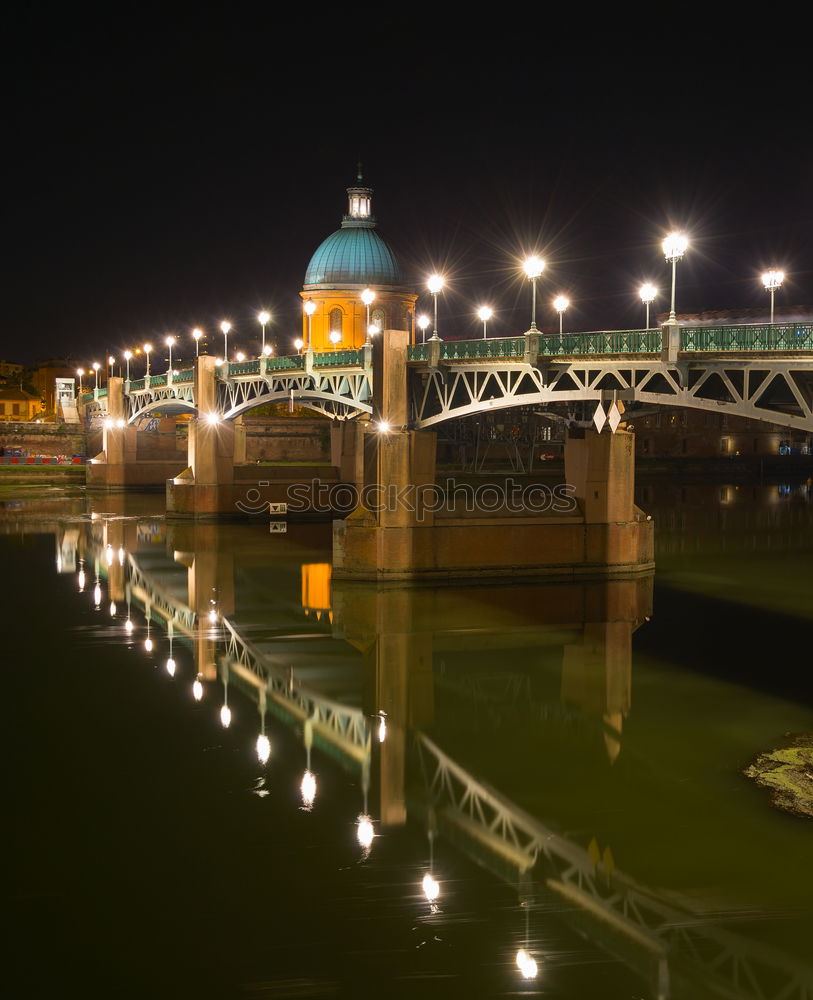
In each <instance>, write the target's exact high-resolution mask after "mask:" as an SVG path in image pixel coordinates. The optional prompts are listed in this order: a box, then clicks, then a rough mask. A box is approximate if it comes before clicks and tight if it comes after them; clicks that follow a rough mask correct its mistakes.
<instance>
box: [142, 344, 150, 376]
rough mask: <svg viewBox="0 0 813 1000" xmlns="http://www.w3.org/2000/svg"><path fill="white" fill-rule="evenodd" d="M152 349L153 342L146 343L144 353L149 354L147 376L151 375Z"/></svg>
mask: <svg viewBox="0 0 813 1000" xmlns="http://www.w3.org/2000/svg"><path fill="white" fill-rule="evenodd" d="M151 350H152V344H145V345H144V347H143V351H144V353H145V354H146V355H147V374H146V376H145V377H146V378H149V377H150V351H151Z"/></svg>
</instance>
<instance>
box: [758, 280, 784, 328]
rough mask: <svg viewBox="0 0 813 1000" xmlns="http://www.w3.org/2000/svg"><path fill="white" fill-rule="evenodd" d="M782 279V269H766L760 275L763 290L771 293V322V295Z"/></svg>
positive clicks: (772, 295)
mask: <svg viewBox="0 0 813 1000" xmlns="http://www.w3.org/2000/svg"><path fill="white" fill-rule="evenodd" d="M784 280H785V272H784V271H766V272H765V273H764V274H763V275H762V284H763V285H764V286H765V290H766V291H768V292H770V293H771V323H773V297H774V294H775V293H776V290H777V288H781V287H782V282H783V281H784Z"/></svg>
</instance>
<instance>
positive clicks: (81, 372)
mask: <svg viewBox="0 0 813 1000" xmlns="http://www.w3.org/2000/svg"><path fill="white" fill-rule="evenodd" d="M76 374H77V375H78V376H79V395H80V396H81V394H82V376H83V375H84V374H85V369H84V368H77V369H76Z"/></svg>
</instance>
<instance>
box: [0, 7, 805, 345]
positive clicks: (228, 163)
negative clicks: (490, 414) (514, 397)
mask: <svg viewBox="0 0 813 1000" xmlns="http://www.w3.org/2000/svg"><path fill="white" fill-rule="evenodd" d="M36 16H39V15H32V18H33V17H36ZM348 17H349V15H348ZM350 21H352V18H349V21H348V24H347V25H345V26H344V27H343V28H342V31H341V32H337V33H334V34H332V35H330V36H329V37H318V34H319V33H318V32H317V33H316V34H317V37H312V36H307V38H308V43H307V44H305V37H306V36H302V35H301V34H300V33H299V32H295V31H293V30H292V32H291V36H290V39H288V38H286V37H284V36H283V35H281V34H280V30H281V29H280V28H279V26H277V27H276V28H275V30H274V31H273V32H270V29H265V28H264V27H263V26H262V25H259V24H257V25H253V24H251V23H248V22H247V21H246V19H245V18H240V19H238V18H237V17H235V18H234V19H233V20H230V19H229V17H228V15H226V14H224V15H223V16H222V18H221V19H220V20H210V19H209V20H207V19H206V17H204V16H203V15H197V16H196V17H195V18H194V19H190V20H189V21H188V22H180V21H179V22H177V23H169V22H168V21H162V22H160V23H154V24H153V23H147V22H145V21H139V20H138V19H137V18H135V17H133V19H132V23H130V24H128V23H126V22H125V23H123V24H117V25H115V26H114V25H112V24H110V25H107V24H103V23H99V22H98V21H94V22H90V21H88V22H87V23H82V22H81V21H80V20H77V19H75V18H72V19H71V20H66V21H65V22H64V23H59V21H54V20H50V21H49V22H48V25H47V27H46V26H45V25H44V23H40V22H36V21H34V20H32V21H30V22H24V21H23V20H21V19H20V18H18V19H17V20H16V21H15V22H14V23H13V25H12V27H11V31H10V37H11V39H12V42H13V44H11V45H10V46H9V53H8V56H7V61H6V65H5V74H6V83H5V87H4V96H5V112H6V113H5V115H4V118H5V125H6V129H5V131H6V138H7V144H6V163H5V165H6V168H7V180H6V185H5V196H6V197H5V206H4V208H5V210H4V235H5V240H6V249H7V254H6V259H7V264H6V267H5V268H4V274H5V278H6V289H5V294H4V319H3V327H2V343H1V344H0V357H3V358H6V359H8V360H15V361H23V362H26V363H32V362H35V361H36V360H38V359H42V358H46V357H50V356H64V355H66V354H70V355H72V357H73V358H74V359H75V360H76V361H77V362H89V361H91V360H93V359H95V358H98V359H99V360H103V359H104V355H105V354H106V352H108V351H113V352H114V353H115V352H117V351H119V350H121V349H123V348H125V347H128V346H130V347H132V346H134V345H135V344H138V343H143V341H144V340H147V339H150V340H152V341H153V342H158V340H159V338H160V339H161V340H162V339H163V336H164V335H165V334H166V333H170V332H171V333H175V334H179V335H181V336H183V337H184V339H185V340H186V342H187V343H188V344H191V341H190V340H188V338H186V336H185V335H186V334H187V333H188V331H189V329H190V328H191V327H192V326H195V325H202V326H204V327H207V328H208V329H210V330H212V329H214V327H215V324H216V323H217V322H218V321H219V320H220V319H222V318H224V317H227V318H229V319H231V321H232V322H233V323H234V325H235V330H236V333H235V334H233V335H232V337H230V343H233V344H234V346H235V347H238V346H243V347H246V348H248V349H251V347H252V344H253V343H254V342H255V341H256V340H257V339H258V336H259V327H258V324H257V323H256V319H255V316H256V312H257V310H258V309H259V308H261V307H267V308H268V309H270V310H271V312H272V313H273V316H274V320H273V321H272V325H271V327H270V328H269V329H270V332H271V333H272V335H273V338H274V339H276V341H277V346H278V349H279V348H282V349H283V351H284V352H285V353H291V352H292V348H291V346H290V345H291V341H292V339H293V337H294V336H295V335H296V332H297V330H298V323H299V316H300V313H299V300H298V298H297V292H298V291H299V289H300V287H301V284H302V280H303V275H304V271H305V267H306V266H307V263H308V260H309V258H310V256H311V254H312V253H313V251H314V250H315V249H316V247H317V246H318V244H319V243H320V242H321V241H322V240H323V239H324V238H325V237H326V236H327V235H329V234H330V233H331V232H332V231H334V230H335V229H336V228H338V225H339V222H340V219H341V215H342V213H343V212H344V211H345V193H344V189H345V187H347V185H348V184H350V183H352V182H353V180H354V177H355V168H356V162H357V160H358V159H359V157H361V158H362V160H363V163H364V174H365V180H366V181H367V182H368V183H369V184H371V185H372V186H373V188H374V189H375V194H374V201H373V206H374V211H375V214H376V216H377V218H378V220H379V225H380V231H381V232H382V235H384V236H385V237H386V238H387V239H388V241H389V242H390V243H391V244H392V246H393V248H394V249H395V251H396V253H397V254H398V256H399V259H400V261H401V263H402V266H403V268H404V270H405V272H406V274H407V275H408V277H409V279H410V280H411V281H413V282H414V284H415V286H416V289H417V288H420V287H422V286H423V281H424V279H425V276H426V275H427V274H428V273H429V272H430V271H431V270H432V269H439V270H442V271H443V273H444V274H445V275H446V276H447V279H448V282H449V289H448V291H447V292H444V294H443V296H442V300H441V319H440V327H441V329H440V332H441V336H446V337H451V336H477V335H478V334H479V332H481V326H480V324H479V322H478V321H477V319H476V317H475V316H474V312H475V310H476V308H477V306H479V305H481V304H483V303H487V304H490V305H492V306H493V307H494V308H495V309H496V310H497V315H496V317H495V319H494V320H493V321H492V324H491V327H490V332H491V333H492V334H493V335H495V336H496V335H514V334H517V333H520V332H522V331H523V330H524V329H525V328H526V327H527V324H528V320H529V302H530V294H529V288H528V283H527V280H526V281H523V280H522V277H521V275H520V272H519V269H518V267H517V262H518V261H519V260H520V259H521V258H522V256H524V255H525V254H526V253H528V252H530V251H536V252H538V253H540V254H541V255H542V256H543V257H544V258H545V260H546V261H547V265H548V266H547V269H546V271H545V273H544V275H543V276H542V278H541V279H540V284H539V296H540V321H541V322H540V325H541V326H543V327H544V328H545V329H548V330H553V329H555V326H556V323H557V320H556V316H555V313H554V312H553V310H552V309H551V307H550V302H551V300H552V299H553V297H554V296H555V295H556V294H558V293H564V294H566V295H568V296H569V297H570V299H571V301H572V303H573V304H572V307H571V309H570V311H569V313H568V314H567V317H566V321H565V322H566V328H568V327H569V328H570V329H571V330H589V329H602V328H604V329H608V328H610V329H611V328H629V327H640V326H642V325H643V308H642V306H641V305H640V303H639V301H638V298H637V288H638V286H639V284H640V283H641V282H642V281H643V280H653V281H654V282H655V283H656V284H657V285H659V287H660V289H661V290H662V294H661V296H660V298H659V299H658V300H657V301H656V303H655V307H654V308H655V311H656V312H657V311H660V310H662V309H668V277H669V276H668V267H667V265H666V263H665V262H664V260H663V256H662V254H661V252H660V240H661V239H662V237H663V235H665V233H666V232H667V231H668V230H669V229H670V228H671V227H678V228H682V229H684V230H685V232H686V233H687V234H688V235H689V236H690V238H691V241H692V242H691V248H690V251H689V253H688V254H687V256H686V257H685V259H684V261H683V262H682V263H681V264H680V265H679V275H678V303H677V306H678V311H679V312H680V311H698V310H702V309H737V308H746V307H747V308H753V307H760V306H766V307H767V295H766V294H765V293H764V291H763V290H762V287H761V283H760V281H759V274H760V272H761V271H762V270H763V269H764V268H766V267H769V266H778V267H780V268H783V269H784V270H786V272H787V275H788V277H787V280H786V285H785V287H784V288H783V289H782V291H781V292H780V293H779V295H778V298H777V305H778V306H779V307H781V306H783V305H790V304H805V303H806V304H813V263H811V247H812V246H813V240H811V233H813V176H811V174H813V170H812V169H811V164H813V128H811V115H810V110H809V108H810V103H811V102H810V96H811V86H810V82H809V79H806V76H808V75H809V59H808V58H806V57H804V55H803V53H801V52H800V53H799V54H798V55H796V54H795V53H794V52H793V51H790V50H789V49H788V48H787V46H786V45H785V44H784V43H783V46H780V49H779V50H776V49H773V50H772V49H771V47H770V46H767V47H766V46H764V45H763V44H762V39H756V38H754V40H753V45H746V44H745V43H744V42H742V41H738V42H734V41H728V42H724V41H722V40H721V41H720V42H715V41H714V40H713V39H712V38H711V37H709V36H708V35H704V37H703V41H702V44H701V43H699V42H697V43H694V42H693V43H692V44H689V43H688V41H687V38H688V36H685V37H684V36H683V35H681V36H680V38H679V39H678V40H677V41H678V42H679V44H676V46H675V48H674V52H673V54H672V55H666V54H665V53H667V52H668V46H667V45H666V44H665V43H664V44H660V43H659V44H658V45H655V44H654V43H652V42H651V41H650V42H646V41H636V42H635V43H634V44H633V43H632V42H625V41H623V40H622V36H621V35H618V36H615V37H614V38H612V37H608V38H593V39H592V40H591V39H587V40H584V39H582V40H580V41H579V44H578V45H576V46H574V45H572V44H568V43H567V42H566V40H565V39H564V38H563V40H562V44H561V46H559V45H558V43H557V42H556V32H553V33H551V34H548V35H546V36H545V39H544V42H543V40H542V36H539V37H538V38H537V37H535V36H534V31H533V30H532V29H533V23H531V24H529V35H528V38H530V39H531V41H528V40H526V38H524V37H519V36H506V37H505V38H502V39H501V38H489V39H487V38H486V37H485V36H483V37H480V38H474V37H470V38H467V37H462V38H461V37H459V36H457V35H455V36H454V37H452V36H451V35H444V33H443V32H440V33H439V34H438V36H437V37H436V38H432V37H431V36H430V35H429V34H426V35H423V36H421V37H420V38H412V37H410V38H404V39H403V43H402V44H399V43H398V42H397V41H394V39H393V33H394V34H395V36H396V37H397V35H398V29H397V28H396V27H393V28H392V31H391V33H390V34H389V35H388V36H387V37H386V39H385V38H384V37H383V36H382V38H381V39H373V40H372V42H371V44H370V46H369V47H368V48H369V52H370V53H371V55H369V56H365V50H364V47H359V46H357V45H352V44H350V43H345V42H344V41H343V39H344V38H345V37H347V36H348V32H349V33H350V34H351V35H352V34H353V32H352V31H351V30H350ZM540 23H541V22H540ZM572 30H575V28H574V29H572ZM664 30H665V29H664ZM325 31H326V32H328V34H329V29H325ZM424 302H425V305H427V306H428V304H429V302H428V300H424ZM217 344H219V339H218V340H217V341H216V342H215V349H216V347H217ZM184 353H185V354H186V355H187V356H188V354H189V349H188V348H187V350H186V352H184V351H181V356H182V357H183V355H184Z"/></svg>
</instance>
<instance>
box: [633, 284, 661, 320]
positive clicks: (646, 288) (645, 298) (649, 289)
mask: <svg viewBox="0 0 813 1000" xmlns="http://www.w3.org/2000/svg"><path fill="white" fill-rule="evenodd" d="M638 294H639V295H640V296H641V301H642V302H643V303H644V305H645V306H646V328H647V330H648V329H649V307H650V306H651V305H652V303H653V302H654V301H655V296H656V295H657V294H658V289H657V288H656V287H655V286H654V285H651V284H650V283H649V282H647V283H646V284H645V285H641V287H640V288H639V289H638Z"/></svg>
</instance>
